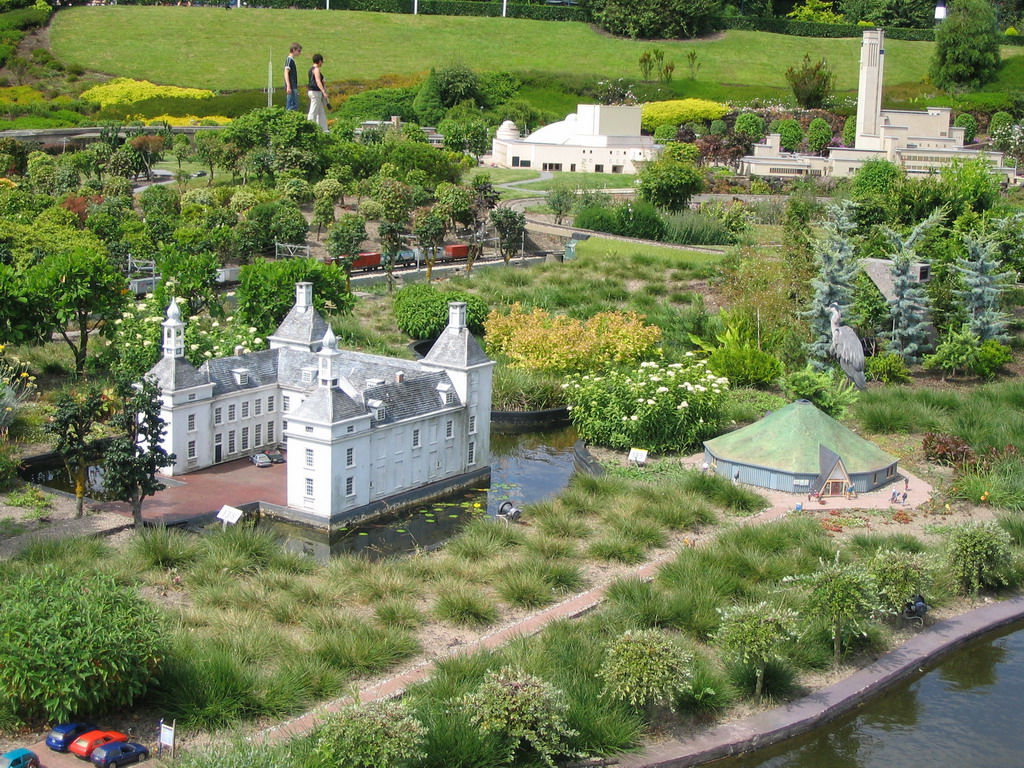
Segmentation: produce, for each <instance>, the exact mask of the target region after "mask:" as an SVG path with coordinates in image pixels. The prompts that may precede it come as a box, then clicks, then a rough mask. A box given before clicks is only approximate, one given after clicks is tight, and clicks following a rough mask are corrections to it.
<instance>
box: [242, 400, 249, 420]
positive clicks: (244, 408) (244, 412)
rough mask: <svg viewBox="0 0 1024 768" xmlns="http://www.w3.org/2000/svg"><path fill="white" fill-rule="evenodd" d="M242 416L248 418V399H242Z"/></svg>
mask: <svg viewBox="0 0 1024 768" xmlns="http://www.w3.org/2000/svg"><path fill="white" fill-rule="evenodd" d="M242 418H243V419H248V418H249V401H248V400H244V401H242Z"/></svg>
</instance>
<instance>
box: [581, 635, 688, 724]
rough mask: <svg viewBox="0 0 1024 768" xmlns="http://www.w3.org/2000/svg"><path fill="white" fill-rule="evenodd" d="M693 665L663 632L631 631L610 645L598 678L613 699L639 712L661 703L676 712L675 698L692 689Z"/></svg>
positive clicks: (684, 653) (606, 692)
mask: <svg viewBox="0 0 1024 768" xmlns="http://www.w3.org/2000/svg"><path fill="white" fill-rule="evenodd" d="M692 661H693V657H692V656H691V655H690V654H688V653H686V652H684V651H683V650H682V649H681V648H680V647H679V646H678V645H676V643H674V642H673V641H672V639H671V638H670V637H669V636H668V635H666V634H665V633H664V632H663V631H661V630H657V629H639V630H632V629H631V630H627V631H626V632H624V633H623V634H621V635H619V637H618V638H616V639H615V640H614V641H613V642H612V643H611V645H609V647H608V650H607V652H606V654H605V659H604V661H603V662H602V663H601V668H600V670H598V673H597V676H598V677H600V678H601V679H602V680H603V681H604V692H605V694H606V695H607V696H610V697H611V698H613V699H619V700H620V701H626V702H628V703H629V704H631V705H632V706H634V707H638V708H640V707H643V708H646V707H649V706H651V705H652V704H654V703H655V702H659V701H660V702H664V703H666V704H668V706H669V708H674V707H673V705H674V698H675V696H676V695H677V694H679V693H682V692H683V691H685V690H686V688H687V687H688V685H689V682H690V664H691V662H692Z"/></svg>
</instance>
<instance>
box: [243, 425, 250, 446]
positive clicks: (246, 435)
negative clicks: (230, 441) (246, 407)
mask: <svg viewBox="0 0 1024 768" xmlns="http://www.w3.org/2000/svg"><path fill="white" fill-rule="evenodd" d="M242 450H243V451H248V450H249V428H248V427H242Z"/></svg>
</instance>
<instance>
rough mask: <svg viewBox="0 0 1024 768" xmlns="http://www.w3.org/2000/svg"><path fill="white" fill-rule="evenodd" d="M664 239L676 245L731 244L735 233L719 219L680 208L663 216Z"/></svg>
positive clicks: (734, 239) (733, 241) (735, 238)
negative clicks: (680, 209)
mask: <svg viewBox="0 0 1024 768" xmlns="http://www.w3.org/2000/svg"><path fill="white" fill-rule="evenodd" d="M664 222H665V234H664V241H665V242H667V243H676V244H677V245H732V244H734V243H735V242H736V240H737V237H736V233H735V232H733V231H732V230H731V229H729V227H728V226H727V225H726V224H725V223H724V222H723V221H721V220H720V219H718V218H715V217H713V216H708V215H706V214H703V213H701V212H700V211H693V210H682V211H675V212H673V213H671V214H668V215H666V216H665V218H664Z"/></svg>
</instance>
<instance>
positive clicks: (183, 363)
mask: <svg viewBox="0 0 1024 768" xmlns="http://www.w3.org/2000/svg"><path fill="white" fill-rule="evenodd" d="M163 328H164V332H163V358H162V359H161V360H160V362H158V363H157V364H156V365H155V366H153V368H152V369H151V370H150V371H149V373H148V374H147V375H148V376H150V377H152V378H153V379H154V380H155V381H156V383H157V384H158V385H159V386H160V389H161V392H162V399H163V407H162V409H161V417H162V418H163V420H164V422H165V423H166V425H167V432H166V435H165V438H164V448H165V449H166V450H167V451H168V452H173V453H174V454H175V455H176V457H177V458H176V459H175V462H174V464H173V465H171V466H169V467H167V468H166V469H165V472H166V473H167V474H169V475H180V474H184V473H187V472H193V471H195V470H197V469H202V468H204V467H209V466H212V465H214V464H219V463H221V462H224V461H231V460H234V459H239V458H244V457H246V456H248V455H249V454H251V453H254V452H258V451H262V450H265V449H267V448H272V447H277V446H284V447H285V448H286V449H287V451H288V462H287V486H288V487H287V501H288V508H287V510H286V511H285V513H286V515H287V516H289V517H292V518H295V519H298V520H300V521H306V522H309V523H311V524H315V525H321V524H324V525H327V526H331V525H334V524H335V523H337V522H339V521H342V520H345V521H348V520H352V519H356V518H360V517H365V516H367V515H368V514H371V513H372V512H373V511H375V510H378V509H382V508H385V507H391V508H395V507H398V506H401V505H402V502H403V500H404V501H409V502H411V501H412V500H422V499H423V498H426V497H429V496H436V495H440V494H441V493H444V492H447V491H449V490H452V489H455V488H458V487H464V486H467V485H469V484H474V485H475V484H477V483H479V482H480V478H481V477H482V476H484V475H487V474H489V472H490V468H489V465H490V414H491V380H492V368H493V366H494V363H493V362H492V361H491V360H489V359H488V358H487V356H486V355H485V354H484V352H483V350H482V349H481V347H480V345H479V343H478V342H477V341H476V339H475V338H474V337H473V335H472V334H471V333H470V332H469V329H468V328H467V327H466V305H465V304H464V303H462V302H453V303H451V304H450V305H449V321H448V326H447V327H446V328H445V330H444V332H443V333H442V334H441V336H440V337H439V338H438V339H437V341H436V342H435V343H434V346H433V347H432V348H431V350H430V352H428V353H427V355H426V357H424V358H423V359H422V360H419V361H415V362H414V361H410V360H399V359H396V358H390V357H382V356H378V355H368V354H364V353H360V352H351V351H343V350H339V349H338V345H337V340H336V339H335V336H334V333H333V332H332V331H331V329H330V327H329V326H328V325H327V323H326V322H325V321H324V319H323V318H322V317H321V316H320V313H319V312H317V311H316V309H315V308H314V307H313V286H312V283H299V284H297V286H296V301H295V306H294V307H292V309H291V311H290V312H289V313H288V316H287V317H286V318H285V319H284V321H282V323H281V325H280V326H279V327H278V329H277V331H275V333H274V334H272V335H271V336H269V337H268V342H269V344H270V348H269V349H265V350H261V351H258V352H247V353H241V351H240V350H239V353H238V354H235V355H233V356H230V357H222V358H216V359H212V360H208V361H206V362H205V363H203V364H202V365H201V366H199V367H198V368H197V367H195V366H193V365H191V364H190V363H189V362H188V361H187V360H186V359H185V357H184V341H183V339H184V329H185V324H184V323H183V322H182V320H181V314H180V312H179V310H178V305H177V302H174V301H172V303H171V305H170V306H169V307H168V309H167V319H166V320H165V321H164V322H163ZM254 501H255V500H254Z"/></svg>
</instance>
